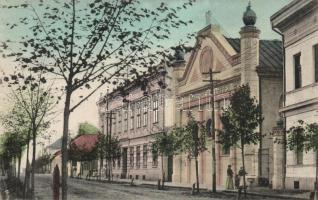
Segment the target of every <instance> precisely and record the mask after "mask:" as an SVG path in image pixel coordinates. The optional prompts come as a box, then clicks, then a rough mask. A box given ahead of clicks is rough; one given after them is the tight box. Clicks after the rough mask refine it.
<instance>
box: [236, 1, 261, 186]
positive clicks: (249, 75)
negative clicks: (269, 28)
mask: <svg viewBox="0 0 318 200" xmlns="http://www.w3.org/2000/svg"><path fill="white" fill-rule="evenodd" d="M243 22H244V24H245V26H244V27H242V28H241V31H240V35H241V38H240V39H241V52H240V53H241V84H248V85H249V86H250V90H251V97H255V98H256V100H257V101H258V103H260V90H259V88H260V79H259V76H258V72H257V67H258V66H259V63H260V62H259V34H260V30H259V29H258V28H257V27H255V23H256V14H255V12H254V11H253V10H252V9H251V5H250V4H249V5H248V6H247V8H246V11H245V13H244V15H243ZM260 130H261V129H260V127H258V128H257V130H256V131H258V132H260ZM259 148H262V147H261V145H250V146H246V148H245V152H244V153H245V154H246V153H247V152H248V153H250V154H254V159H253V160H254V161H253V162H252V163H249V162H246V163H245V164H246V166H250V167H249V169H250V171H247V173H249V175H248V176H250V177H251V178H253V179H255V182H256V181H257V180H258V178H259V176H260V170H259V166H260V165H262V163H261V160H260V159H259V155H258V149H259ZM247 168H248V167H247ZM251 170H252V171H253V172H251Z"/></svg>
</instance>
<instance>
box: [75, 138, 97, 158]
mask: <svg viewBox="0 0 318 200" xmlns="http://www.w3.org/2000/svg"><path fill="white" fill-rule="evenodd" d="M97 142H98V135H97V134H94V135H81V136H79V137H77V138H75V139H74V140H73V141H72V142H71V146H75V147H76V149H78V150H79V151H83V152H87V153H89V152H91V151H92V150H94V148H95V146H96V144H97Z"/></svg>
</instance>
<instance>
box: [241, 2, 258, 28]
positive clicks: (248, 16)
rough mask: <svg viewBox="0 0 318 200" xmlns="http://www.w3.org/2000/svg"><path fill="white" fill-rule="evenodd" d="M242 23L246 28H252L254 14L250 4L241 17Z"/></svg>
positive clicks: (254, 18)
mask: <svg viewBox="0 0 318 200" xmlns="http://www.w3.org/2000/svg"><path fill="white" fill-rule="evenodd" d="M243 22H244V24H245V25H246V26H254V25H255V23H256V13H255V12H254V11H253V10H252V9H251V2H249V4H248V6H247V7H246V11H245V12H244V15H243Z"/></svg>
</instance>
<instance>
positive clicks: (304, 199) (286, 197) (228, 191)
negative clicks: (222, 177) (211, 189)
mask: <svg viewBox="0 0 318 200" xmlns="http://www.w3.org/2000/svg"><path fill="white" fill-rule="evenodd" d="M223 192H224V193H232V194H236V193H237V192H236V191H230V190H224V191H223ZM246 194H247V195H251V196H259V197H269V198H280V199H295V200H296V199H297V200H308V199H309V198H302V197H293V196H287V195H274V194H262V193H257V192H246ZM243 195H244V194H243Z"/></svg>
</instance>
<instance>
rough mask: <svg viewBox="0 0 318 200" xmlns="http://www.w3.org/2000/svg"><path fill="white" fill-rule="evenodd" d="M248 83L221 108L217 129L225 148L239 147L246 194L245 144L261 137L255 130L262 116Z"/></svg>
mask: <svg viewBox="0 0 318 200" xmlns="http://www.w3.org/2000/svg"><path fill="white" fill-rule="evenodd" d="M250 95H251V92H250V87H249V85H242V86H240V87H239V88H238V89H237V90H236V91H235V92H234V94H233V95H232V96H231V98H230V105H229V107H228V108H225V109H224V110H223V113H222V115H221V122H222V125H223V129H222V130H218V131H219V135H218V136H219V139H218V142H219V143H221V144H222V145H223V147H224V148H225V149H230V148H231V147H234V146H235V147H239V148H240V149H241V155H242V165H243V166H242V167H243V188H244V192H245V194H246V180H245V175H246V170H245V159H244V147H245V145H250V144H257V143H258V142H259V140H260V139H261V135H260V133H259V132H257V131H255V130H256V128H257V127H258V126H260V124H261V122H262V120H263V118H262V116H261V110H260V106H259V105H258V104H257V102H256V99H255V98H251V97H250Z"/></svg>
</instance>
